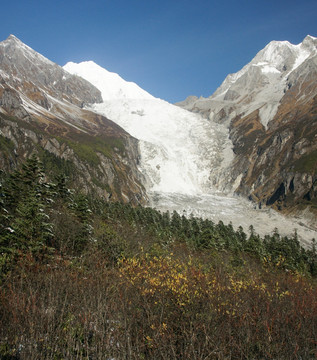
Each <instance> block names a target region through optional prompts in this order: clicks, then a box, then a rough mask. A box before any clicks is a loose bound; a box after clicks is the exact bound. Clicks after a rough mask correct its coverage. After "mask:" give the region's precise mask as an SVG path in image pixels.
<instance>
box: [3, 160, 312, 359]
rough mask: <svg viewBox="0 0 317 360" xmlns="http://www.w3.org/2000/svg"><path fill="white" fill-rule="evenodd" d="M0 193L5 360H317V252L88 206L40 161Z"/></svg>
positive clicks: (113, 206) (99, 204) (196, 222)
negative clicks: (311, 359) (315, 358)
mask: <svg viewBox="0 0 317 360" xmlns="http://www.w3.org/2000/svg"><path fill="white" fill-rule="evenodd" d="M50 163H51V162H50ZM0 183H1V188H0V248H1V251H0V266H1V278H0V281H1V285H0V286H1V287H0V324H1V328H0V357H1V358H3V359H206V358H209V359H241V358H243V359H260V358H263V359H269V358H272V359H300V358H302V359H310V358H314V357H315V356H317V352H316V348H317V343H316V338H315V333H316V326H317V290H316V289H317V287H316V276H317V252H316V247H315V242H314V241H313V242H312V245H311V247H310V248H308V249H305V248H303V247H301V245H300V243H299V241H298V239H297V235H296V233H294V235H293V236H292V237H290V238H286V237H281V236H280V235H279V234H278V232H277V231H276V232H275V233H273V234H271V235H267V236H265V237H264V238H260V237H259V236H258V235H257V234H256V233H255V232H254V230H253V229H252V227H251V228H250V229H248V231H247V232H245V231H244V229H242V228H241V227H240V228H239V229H238V230H235V229H234V228H233V227H232V226H231V225H224V224H223V223H222V222H219V223H218V224H215V223H213V222H212V221H210V220H204V219H201V218H194V217H192V218H186V217H185V216H180V215H179V214H178V213H176V212H173V213H172V214H170V213H168V212H167V213H160V212H158V211H156V210H155V209H152V208H144V207H141V206H137V207H135V206H132V205H130V204H123V203H118V202H106V201H104V200H100V198H94V197H92V196H87V195H83V194H81V193H80V192H79V191H78V190H71V189H69V188H68V180H67V178H66V177H65V176H63V175H61V174H59V173H58V170H57V169H54V168H53V167H51V168H50V169H48V168H46V169H45V171H44V170H43V164H41V163H40V162H39V160H38V159H37V158H36V157H35V156H33V157H31V158H29V159H28V160H27V161H26V162H25V163H24V164H23V166H22V167H21V168H20V169H19V170H17V171H15V172H13V173H11V174H5V173H3V172H2V173H1V182H0Z"/></svg>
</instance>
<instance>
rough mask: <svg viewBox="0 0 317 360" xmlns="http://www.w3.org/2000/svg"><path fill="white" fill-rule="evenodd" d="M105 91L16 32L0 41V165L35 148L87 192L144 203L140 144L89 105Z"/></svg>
mask: <svg viewBox="0 0 317 360" xmlns="http://www.w3.org/2000/svg"><path fill="white" fill-rule="evenodd" d="M101 101H102V97H101V93H100V91H99V90H98V89H97V88H95V87H94V86H93V85H92V84H90V83H89V82H88V81H86V80H84V79H82V78H80V77H78V76H75V75H71V74H70V73H68V72H67V71H65V70H64V69H63V68H61V67H60V66H58V65H57V64H54V63H53V62H51V61H49V60H48V59H46V58H45V57H43V56H42V55H40V54H38V53H37V52H35V51H34V50H32V49H31V48H29V47H28V46H27V45H25V44H23V43H22V42H21V41H20V40H18V39H17V38H16V37H14V36H13V35H10V36H9V37H8V39H7V40H5V41H3V42H1V43H0V153H1V155H2V156H1V158H0V167H1V169H4V170H6V171H8V170H12V169H14V168H15V167H16V166H17V165H18V163H19V162H20V161H22V159H24V158H26V157H28V156H29V155H30V154H31V153H33V152H36V153H37V154H38V155H39V156H40V157H41V159H42V160H44V161H46V162H47V165H49V166H50V167H51V168H52V169H53V168H56V169H57V170H58V168H59V170H62V169H63V171H64V172H65V171H66V170H67V171H66V173H67V172H68V174H69V175H70V177H71V178H72V180H73V183H74V184H76V185H77V186H78V187H81V188H82V189H84V190H85V191H86V192H88V191H90V192H91V191H92V192H95V193H97V194H98V195H101V196H104V197H113V198H114V199H118V200H122V201H132V202H134V203H139V202H141V203H142V202H144V201H146V194H145V191H144V188H143V186H142V175H141V174H140V172H139V170H138V167H137V162H138V156H139V155H138V142H137V140H136V139H134V138H133V137H131V136H130V135H129V134H128V133H127V132H125V131H124V130H123V129H122V128H121V127H119V126H118V125H116V124H115V123H113V122H112V121H110V120H109V119H107V118H106V117H104V116H100V115H97V114H95V113H93V112H91V111H88V110H84V109H83V107H84V105H87V104H89V103H98V102H101Z"/></svg>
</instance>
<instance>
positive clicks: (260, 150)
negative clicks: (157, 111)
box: [177, 36, 317, 213]
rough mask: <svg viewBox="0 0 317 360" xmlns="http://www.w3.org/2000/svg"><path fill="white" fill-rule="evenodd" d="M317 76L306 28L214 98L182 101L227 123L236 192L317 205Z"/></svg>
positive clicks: (316, 47)
mask: <svg viewBox="0 0 317 360" xmlns="http://www.w3.org/2000/svg"><path fill="white" fill-rule="evenodd" d="M281 49H282V50H281ZM270 61H271V62H270ZM316 79H317V38H314V37H312V36H306V37H305V39H304V40H303V42H302V43H300V44H298V45H292V44H290V43H289V42H276V41H275V42H271V43H269V44H268V45H267V46H266V47H265V48H264V49H263V50H261V51H260V52H259V53H258V54H257V55H256V56H255V57H254V58H253V59H252V60H251V62H250V63H249V64H247V65H245V66H244V67H243V68H242V69H241V70H240V71H238V72H237V73H235V74H230V75H228V76H227V78H226V79H225V80H224V82H223V83H222V84H221V85H220V87H219V88H218V89H217V90H216V91H215V93H214V94H213V95H211V96H210V97H209V98H206V99H205V98H200V99H198V98H195V97H191V98H188V99H187V100H185V101H184V102H182V103H178V104H177V105H178V106H180V107H183V108H185V109H187V110H190V111H193V112H198V113H200V114H202V115H203V116H205V117H206V118H208V119H209V120H210V122H211V123H212V122H216V123H223V124H226V126H227V127H228V130H229V133H230V139H231V141H232V143H233V150H234V152H235V160H234V162H233V163H232V164H231V169H230V174H231V179H230V180H229V182H231V184H235V192H236V193H239V194H242V195H244V196H247V197H249V198H250V199H252V200H254V201H255V202H257V203H258V204H259V206H262V205H263V204H264V205H265V204H266V205H269V206H273V207H274V208H276V209H279V210H282V211H284V212H289V211H292V210H296V209H302V208H303V207H306V206H308V207H309V208H310V209H311V210H312V211H313V212H315V213H316V194H317V193H316V187H317V177H316V169H315V167H316V158H315V155H314V154H315V151H316V133H317V124H316V102H317V86H316ZM301 160H302V161H303V163H305V164H308V165H307V166H306V167H304V166H301V165H300V162H301ZM309 164H311V165H309ZM237 179H238V180H237Z"/></svg>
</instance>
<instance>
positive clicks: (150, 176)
mask: <svg viewBox="0 0 317 360" xmlns="http://www.w3.org/2000/svg"><path fill="white" fill-rule="evenodd" d="M64 69H65V70H66V71H68V72H70V73H72V74H75V75H79V76H81V77H83V78H84V79H86V80H88V81H89V82H91V83H92V84H93V85H95V86H96V87H97V88H98V89H99V90H100V91H101V93H102V98H103V102H102V103H99V104H98V103H96V104H92V105H89V107H88V108H89V110H93V111H94V112H96V113H99V114H101V115H104V116H106V117H107V118H109V119H111V120H112V121H114V122H116V123H117V124H118V125H120V126H121V127H122V128H123V129H125V130H126V131H127V132H128V133H130V134H131V135H132V136H134V137H135V138H137V139H138V140H139V148H140V155H141V158H140V165H139V168H140V171H141V172H142V173H143V175H144V177H145V179H146V183H145V184H144V185H145V187H146V190H147V194H148V196H149V199H150V206H152V207H155V208H157V209H159V210H162V211H166V210H169V211H173V210H176V211H178V212H179V213H181V214H185V215H187V216H190V215H193V216H199V217H203V218H206V217H207V218H209V219H211V220H213V221H215V222H218V221H219V220H221V221H223V222H224V223H229V222H231V223H232V224H233V226H234V227H236V228H237V227H238V226H242V227H243V228H244V229H245V230H247V229H248V228H249V226H250V225H253V226H254V228H255V230H256V231H257V232H258V233H259V234H260V235H262V236H263V235H265V234H268V233H271V232H273V231H274V229H275V228H278V230H279V232H280V233H281V234H284V235H290V234H292V233H294V230H295V229H296V230H297V233H298V235H299V237H300V238H301V239H302V240H303V242H304V243H305V242H306V243H307V244H308V243H309V241H310V240H311V239H312V238H314V237H316V232H315V231H314V230H313V229H310V228H309V227H308V226H305V225H304V224H303V219H295V218H287V217H284V216H282V215H280V214H278V213H277V212H275V211H274V210H271V209H269V208H266V209H258V208H256V205H255V204H252V203H251V202H249V201H248V200H247V199H244V198H242V197H238V196H236V195H234V188H227V187H226V169H227V166H228V165H229V164H230V163H231V161H233V159H234V154H233V151H232V144H231V141H230V140H229V137H228V135H229V133H228V129H227V127H226V126H225V125H221V124H219V123H215V122H213V121H211V120H208V119H205V118H203V117H202V116H201V115H200V114H194V113H192V112H189V111H187V110H184V109H181V108H179V107H177V106H175V105H172V104H169V103H168V102H166V101H164V100H162V99H158V98H155V97H153V96H152V95H151V94H149V93H148V92H146V91H145V90H143V89H141V88H140V87H139V86H138V85H137V84H135V83H132V82H127V81H125V80H124V79H122V78H121V77H120V76H119V75H118V74H115V73H112V72H109V71H107V70H106V69H103V68H102V67H100V66H99V65H97V64H95V63H94V62H92V61H87V62H82V63H79V64H76V63H67V64H66V65H65V66H64ZM264 69H265V70H266V68H264ZM239 75H241V74H238V76H239ZM236 76H237V75H236ZM230 80H231V82H232V81H233V82H234V81H236V78H232V79H230Z"/></svg>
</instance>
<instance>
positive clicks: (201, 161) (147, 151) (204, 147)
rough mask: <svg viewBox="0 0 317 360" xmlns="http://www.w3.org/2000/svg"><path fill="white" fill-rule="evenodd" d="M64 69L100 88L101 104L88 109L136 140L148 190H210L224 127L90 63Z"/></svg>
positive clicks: (224, 148)
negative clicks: (154, 95) (114, 123)
mask: <svg viewBox="0 0 317 360" xmlns="http://www.w3.org/2000/svg"><path fill="white" fill-rule="evenodd" d="M64 68H65V69H66V70H68V71H70V72H72V73H74V74H77V75H79V76H81V77H83V78H85V79H86V80H89V81H91V82H92V83H93V84H94V85H95V86H96V87H97V88H99V89H100V91H101V92H102V96H103V99H104V101H103V103H100V104H94V105H91V106H90V107H89V109H91V110H93V111H96V112H98V113H100V114H102V115H104V116H107V117H108V118H110V119H112V120H113V121H115V122H116V123H117V124H119V125H120V126H122V127H123V128H124V129H125V130H126V131H128V132H129V133H130V134H131V135H132V136H134V137H136V138H137V139H139V140H140V145H139V146H140V150H141V159H140V168H141V169H142V171H143V173H144V174H145V175H146V176H147V178H148V184H147V185H148V191H162V192H177V193H183V194H195V193H201V192H206V191H209V190H210V189H211V188H212V187H211V181H212V180H211V169H212V168H214V169H215V171H214V175H215V174H216V173H217V168H220V165H221V164H222V163H223V161H224V152H226V153H229V152H230V149H229V150H228V146H230V143H229V142H228V141H226V137H227V131H226V129H225V128H224V127H222V126H214V127H211V126H210V124H209V122H208V121H207V120H205V119H203V118H202V117H201V116H199V115H195V114H192V113H190V112H188V111H186V110H183V109H180V108H178V107H176V106H174V105H171V104H169V103H167V102H166V101H163V100H161V99H157V98H154V97H153V96H152V95H149V94H148V93H147V92H145V91H144V90H142V89H141V88H139V87H138V86H137V85H135V84H133V83H129V82H125V81H124V80H123V79H121V78H120V77H119V76H118V75H117V74H113V73H109V72H108V71H106V70H105V69H102V68H101V67H100V66H98V65H96V64H94V63H93V62H85V63H81V64H77V65H76V64H74V63H72V64H66V66H65V67H64Z"/></svg>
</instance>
